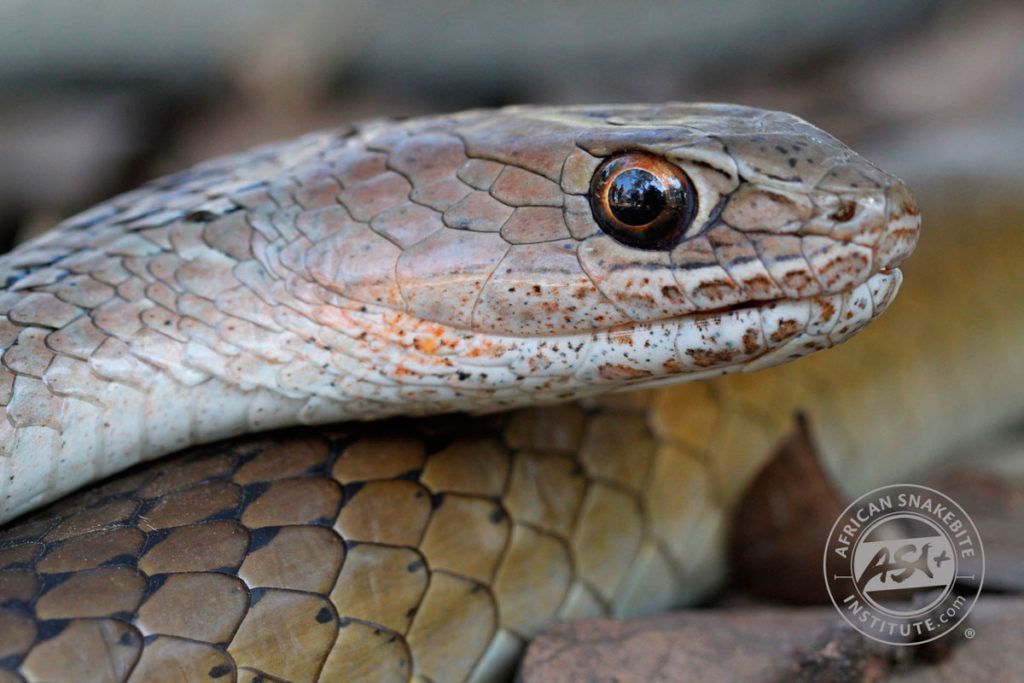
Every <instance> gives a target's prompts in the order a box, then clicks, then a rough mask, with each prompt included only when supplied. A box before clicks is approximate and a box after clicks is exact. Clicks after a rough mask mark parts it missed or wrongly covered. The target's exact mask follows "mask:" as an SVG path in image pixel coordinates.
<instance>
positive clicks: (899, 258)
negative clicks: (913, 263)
mask: <svg viewBox="0 0 1024 683" xmlns="http://www.w3.org/2000/svg"><path fill="white" fill-rule="evenodd" d="M885 203H886V214H887V223H886V231H885V234H884V235H883V236H882V238H881V239H880V240H879V242H878V252H877V258H878V265H879V268H880V269H888V268H895V267H897V266H899V265H900V264H901V263H903V262H904V261H906V260H907V258H908V257H909V256H910V254H911V253H912V252H913V251H914V247H916V246H917V240H918V237H919V236H920V234H921V209H920V207H919V206H918V205H917V201H916V200H915V199H914V196H913V195H912V194H911V193H910V189H909V188H907V186H906V185H904V184H903V183H902V182H899V181H897V182H894V183H893V184H892V185H890V186H889V187H888V189H887V190H886V193H885Z"/></svg>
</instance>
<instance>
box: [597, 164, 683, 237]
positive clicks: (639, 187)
mask: <svg viewBox="0 0 1024 683" xmlns="http://www.w3.org/2000/svg"><path fill="white" fill-rule="evenodd" d="M590 208H591V211H592V212H593V214H594V219H595V220H596V221H597V223H598V225H599V226H601V229H602V230H603V231H604V232H605V233H606V234H608V235H609V236H611V237H613V238H614V239H616V240H618V241H619V242H621V243H623V244H625V245H628V246H631V247H636V248H639V249H671V248H672V247H673V246H675V244H676V243H678V242H679V239H680V238H681V237H682V236H683V234H685V232H686V229H687V228H688V227H689V225H690V223H691V222H693V217H694V215H695V214H696V211H697V197H696V193H695V191H694V189H693V184H692V183H691V182H690V179H689V178H688V177H687V175H686V174H685V173H683V171H682V170H680V169H679V168H678V167H677V166H675V165H673V164H671V163H669V162H667V161H665V160H664V159H662V158H661V157H658V156H655V155H653V154H647V153H646V152H626V153H624V154H619V155H617V156H614V157H610V158H609V159H608V160H606V161H605V162H604V163H603V164H601V166H600V167H598V169H597V171H596V172H595V173H594V177H593V178H592V179H591V182H590Z"/></svg>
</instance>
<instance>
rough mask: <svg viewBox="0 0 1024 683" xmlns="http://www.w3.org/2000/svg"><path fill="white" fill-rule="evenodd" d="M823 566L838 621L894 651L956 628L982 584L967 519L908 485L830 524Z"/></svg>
mask: <svg viewBox="0 0 1024 683" xmlns="http://www.w3.org/2000/svg"><path fill="white" fill-rule="evenodd" d="M823 565H824V571H825V586H826V587H827V588H828V593H829V596H830V597H831V598H832V603H833V604H834V605H835V606H836V609H837V610H839V613H840V614H842V615H843V618H844V619H846V621H847V622H848V623H849V624H850V625H851V626H853V627H854V628H855V629H857V630H858V631H860V632H861V633H863V634H864V635H866V636H868V637H869V638H873V639H874V640H878V641H881V642H884V643H890V644H893V645H915V644H920V643H927V642H929V641H932V640H935V639H936V638H940V637H942V636H943V635H945V634H946V633H949V632H950V631H951V630H953V629H954V628H956V627H957V625H958V624H959V623H960V622H961V621H963V620H964V618H965V617H966V616H967V615H968V613H969V612H970V611H971V608H972V607H974V603H975V602H977V600H978V595H979V594H980V593H981V585H982V582H983V580H984V578H985V554H984V551H983V549H982V546H981V537H980V536H979V535H978V529H977V527H975V526H974V522H973V521H971V518H970V517H968V516H967V513H966V512H964V510H963V508H961V507H960V506H959V505H957V503H956V502H954V501H953V500H952V499H951V498H949V496H946V495H945V494H943V493H940V492H939V491H936V490H934V489H930V488H927V487H924V486H915V485H913V484H896V485H893V486H883V487H882V488H879V489H875V490H874V491H870V492H868V493H866V494H864V495H863V496H861V497H860V498H858V499H857V500H855V501H853V503H851V504H850V506H849V507H847V508H846V510H844V511H843V514H841V515H840V516H839V519H837V520H836V523H835V524H834V525H833V526H832V531H831V532H830V533H829V536H828V543H826V544H825V557H824V561H823Z"/></svg>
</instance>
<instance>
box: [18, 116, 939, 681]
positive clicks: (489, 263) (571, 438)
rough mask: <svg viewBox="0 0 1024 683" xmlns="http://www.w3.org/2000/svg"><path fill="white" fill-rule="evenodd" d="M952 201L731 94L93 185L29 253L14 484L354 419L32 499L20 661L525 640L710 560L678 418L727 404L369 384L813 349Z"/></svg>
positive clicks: (352, 671)
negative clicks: (114, 192) (116, 186)
mask: <svg viewBox="0 0 1024 683" xmlns="http://www.w3.org/2000/svg"><path fill="white" fill-rule="evenodd" d="M918 226H919V218H918V211H917V207H916V205H915V204H914V202H913V199H912V198H911V197H910V195H909V193H908V191H907V190H906V188H905V187H904V186H903V185H902V183H900V182H899V181H898V180H897V179H895V178H894V177H892V176H890V175H888V174H886V173H884V172H883V171H881V170H879V169H878V168H877V167H875V166H873V165H871V164H870V163H869V162H867V161H865V160H863V159H862V158H860V157H858V156H857V155H856V154H854V153H853V152H851V151H850V150H849V149H847V148H846V147H845V146H843V145H842V144H841V143H839V142H838V141H836V140H835V139H834V138H832V137H830V136H828V135H827V134H825V133H823V132H822V131H820V130H818V129H816V128H814V127H813V126H811V125H809V124H807V123H806V122H804V121H802V120H800V119H797V118H796V117H793V116H790V115H787V114H781V113H776V112H766V111H762V110H755V109H747V108H742V107H734V106H728V105H705V104H697V105H659V106H642V105H638V106H610V107H578V108H571V107H570V108H565V107H559V108H545V107H519V108H507V109H502V110H496V111H471V112H465V113H462V114H456V115H452V116H443V117H429V118H420V119H411V120H408V121H402V122H393V121H372V122H368V123H365V124H361V125H356V126H352V127H350V128H346V129H341V130H337V131H330V132H326V133H319V134H314V135H310V136H306V137H303V138H300V139H298V140H295V141H291V142H286V143H283V144H277V145H270V146H267V147H264V148H259V149H256V150H253V151H251V152H248V153H245V154H242V155H238V156H233V157H227V158H223V159H218V160H215V161H212V162H208V163H206V164H203V165H200V166H197V167H195V168H194V169H192V170H190V171H186V172H183V173H180V174H177V175H174V176H170V177H168V178H164V179H161V180H158V181H155V182H154V183H151V184H150V185H148V186H146V187H144V188H142V189H140V190H138V191H135V192H131V193H128V194H126V195H122V196H120V197H118V198H115V199H114V200H111V201H110V202H108V203H106V204H103V205H100V206H98V207H96V208H95V209H93V210H90V211H87V212H86V213H84V214H81V215H79V216H76V217H74V218H72V219H69V220H68V221H66V222H65V223H63V224H62V225H61V226H58V227H57V228H56V229H55V230H54V231H52V232H50V233H48V234H47V235H44V236H43V237H41V238H39V239H37V240H34V241H32V242H30V243H28V244H26V245H23V246H22V247H20V248H19V249H17V250H16V251H14V252H13V253H11V254H9V255H8V256H5V257H4V258H3V260H2V261H0V271H2V274H3V276H4V278H5V281H6V283H7V284H6V288H5V289H4V290H3V293H2V295H0V307H2V308H0V310H2V311H3V313H4V317H3V318H2V321H0V322H2V325H0V335H2V339H3V345H4V347H5V351H4V353H3V356H2V359H3V369H2V371H0V373H2V374H0V402H2V403H4V405H5V411H6V416H7V420H6V421H3V422H0V448H2V451H0V494H2V496H3V497H2V501H3V503H2V505H3V511H4V518H5V519H9V518H11V517H13V516H15V515H18V514H19V513H21V512H24V511H26V510H28V509H30V508H33V507H35V506H38V505H40V504H42V503H45V502H47V501H50V500H53V499H54V498H56V497H58V496H60V495H62V494H64V493H66V492H68V491H70V490H72V489H74V488H76V487H78V486H81V485H82V484H84V483H86V482H88V481H92V480H95V479H97V478H99V477H103V476H105V475H108V474H110V473H113V472H116V471H118V470H120V469H123V468H125V467H127V466H129V465H132V464H134V463H137V462H139V461H141V460H145V459H149V458H154V457H157V456H159V455H163V454H166V453H169V452H171V451H175V450H179V449H181V448H184V447H186V446H188V445H190V444H195V443H204V442H210V441H214V440H217V439H222V438H225V437H230V436H234V435H238V434H241V433H244V432H250V431H260V430H266V429H270V428H275V427H282V426H288V425H296V424H323V423H331V422H339V421H347V425H346V426H344V427H339V428H333V429H330V430H327V431H320V432H317V433H316V434H313V435H309V434H307V435H303V436H299V435H290V436H280V437H275V438H272V439H270V440H268V439H259V440H257V441H250V442H243V443H241V444H235V445H229V446H221V447H217V448H215V449H214V451H213V452H212V453H208V454H206V455H198V456H196V455H193V456H187V457H186V459H185V460H184V461H180V462H179V463H177V464H168V465H163V466H161V467H160V468H158V469H148V470H141V471H139V472H138V473H136V474H134V475H131V476H129V478H128V479H126V480H124V481H120V482H114V483H112V484H109V485H107V486H106V487H104V488H101V489H97V490H96V492H94V493H91V494H89V496H87V498H86V499H84V500H83V501H81V502H79V503H72V504H71V507H67V506H65V508H64V509H63V511H56V512H50V513H47V514H44V515H43V516H41V517H38V518H36V521H34V522H32V521H30V522H28V523H27V524H23V525H21V526H15V527H12V529H11V530H10V531H8V532H7V534H6V540H5V541H3V543H4V546H2V547H3V548H5V549H3V550H0V553H3V555H0V566H2V567H6V569H4V570H3V571H2V572H0V632H3V633H5V634H7V636H8V637H7V638H5V641H6V643H7V644H6V645H0V665H4V666H8V667H10V669H11V671H12V672H14V671H17V672H18V674H17V675H20V676H22V677H24V678H25V679H26V680H43V679H51V680H52V679H55V678H56V679H60V678H62V674H64V675H66V674H68V673H69V672H81V671H82V670H83V669H82V667H83V666H85V667H86V668H88V669H89V671H90V674H91V675H93V678H94V679H95V680H122V679H125V678H129V677H131V678H132V679H133V680H150V679H153V678H158V677H161V676H162V677H165V678H167V679H169V680H170V679H175V677H178V678H183V679H188V680H192V679H196V678H201V677H209V678H213V679H216V680H226V679H229V678H231V677H238V678H240V679H241V678H246V679H247V680H256V679H259V678H261V677H262V678H263V679H265V680H276V679H293V680H312V679H316V678H317V677H320V678H322V679H324V680H339V679H341V680H345V679H354V678H359V677H370V678H373V679H379V680H383V679H386V678H388V677H391V678H395V679H397V680H405V679H406V678H408V677H409V676H419V677H422V678H424V679H430V680H437V681H441V680H458V679H464V678H488V677H491V676H493V675H494V673H495V672H496V671H501V670H505V669H507V667H508V665H509V663H510V662H512V661H514V659H515V656H516V654H517V653H518V652H519V650H520V648H521V646H522V643H523V642H524V640H525V639H527V638H529V637H530V636H531V635H533V634H534V633H536V632H537V631H538V630H539V629H540V628H541V627H542V626H543V625H544V624H545V623H547V622H549V621H550V620H552V619H554V618H568V617H573V616H579V615H584V614H592V613H598V612H601V611H609V610H610V611H614V612H617V613H637V612H643V611H649V610H652V609H656V608H658V607H661V606H665V605H669V604H672V603H675V602H679V601H680V600H681V599H685V598H686V597H687V596H688V595H690V596H692V595H696V594H698V593H699V592H700V591H701V590H703V589H704V588H705V587H706V586H707V585H709V584H710V583H712V582H713V581H714V580H715V577H716V576H717V565H716V561H717V560H716V559H715V557H716V555H715V552H714V550H713V549H712V548H711V545H714V543H715V541H714V540H713V539H714V538H716V533H715V532H714V531H713V527H714V526H715V524H716V523H715V522H713V521H711V518H709V517H708V516H707V514H706V513H707V511H708V508H709V506H710V502H709V501H707V500H703V501H702V498H703V497H705V496H706V495H707V493H706V492H705V491H701V490H699V489H700V487H699V486H697V485H696V483H695V482H696V481H697V480H696V479H695V478H694V477H696V476H698V475H697V474H696V469H699V467H697V468H696V469H695V468H694V463H693V462H692V459H691V458H690V457H689V456H686V457H677V456H678V454H677V455H673V452H672V449H670V448H666V447H665V446H664V445H659V441H658V439H659V438H660V437H662V436H664V435H665V434H673V435H676V436H678V435H683V439H684V440H685V439H687V438H691V437H692V438H697V437H698V435H699V434H700V433H701V430H706V429H708V428H709V424H705V423H703V422H702V420H701V416H700V415H690V414H686V412H685V411H683V412H681V413H679V414H676V415H672V414H671V413H670V412H669V411H667V410H665V409H664V407H663V409H662V410H661V412H660V413H659V414H660V417H658V418H656V419H655V421H654V422H652V418H651V417H650V415H651V414H652V413H651V410H652V406H653V405H655V404H656V403H657V400H656V399H653V398H651V397H650V395H649V394H638V395H635V396H633V395H629V394H627V395H623V396H622V397H621V398H616V399H587V400H588V401H589V402H587V403H585V404H583V405H582V407H580V406H575V407H564V406H562V407H549V408H543V407H533V408H528V409H525V410H520V411H518V412H513V413H511V414H502V415H500V416H495V417H489V418H488V417H482V418H475V419H470V418H459V419H454V418H452V419H448V420H442V421H440V422H438V421H436V420H434V421H430V420H428V421H410V420H404V421H398V422H396V421H394V420H391V421H385V422H382V423H374V424H373V425H370V426H360V425H358V424H357V423H355V422H352V421H354V420H370V419H378V418H389V417H395V416H406V417H409V416H418V415H426V414H431V413H442V412H451V411H470V412H477V413H488V412H495V411H502V410H506V409H510V408H516V407H520V406H527V405H529V406H540V405H544V404H554V403H560V402H565V401H567V400H569V399H574V398H586V397H590V396H596V395H598V394H601V393H604V392H607V391H609V390H612V389H621V388H638V387H645V386H653V385H658V384H662V383H669V382H678V381H681V380H683V379H697V378H703V377H709V376H713V375H717V374H723V373H727V372H732V371H748V370H753V369H757V368H761V367H767V366H770V365H774V364H777V363H781V362H784V361H787V360H790V359H793V358H798V357H800V356H804V355H807V354H809V353H811V352H813V351H815V350H818V349H821V348H826V347H829V346H832V345H833V344H836V343H838V342H840V341H843V340H845V339H847V338H848V337H850V336H852V335H853V334H855V333H856V332H857V331H859V330H860V329H861V328H862V327H863V326H864V325H866V324H867V323H868V322H870V321H871V320H873V319H874V318H875V317H876V316H877V315H879V314H880V313H881V312H882V311H883V310H884V309H885V307H886V306H887V305H888V303H889V302H890V301H891V299H892V297H893V295H894V294H895V291H896V289H897V287H898V285H899V282H900V277H899V271H897V270H895V267H896V266H897V265H899V263H900V262H901V261H903V259H905V258H906V257H907V255H908V254H909V253H910V251H911V250H912V249H913V247H914V244H915V242H916V239H917V231H918ZM644 396H646V398H644ZM652 401H653V402H654V403H652ZM654 412H658V411H657V410H655V411H654ZM690 429H692V430H693V431H692V433H690V432H688V430H690ZM695 487H696V488H695ZM709 544H711V545H709ZM83 653H84V654H83ZM76 662H78V664H76ZM84 662H88V664H83V663H84ZM12 675H14V674H13V673H12ZM75 677H76V678H77V679H78V680H83V679H82V678H80V677H79V676H78V675H76V676H75Z"/></svg>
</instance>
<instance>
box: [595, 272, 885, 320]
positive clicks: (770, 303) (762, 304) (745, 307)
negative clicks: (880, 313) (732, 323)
mask: <svg viewBox="0 0 1024 683" xmlns="http://www.w3.org/2000/svg"><path fill="white" fill-rule="evenodd" d="M893 277H895V278H901V277H902V271H900V269H899V268H897V267H886V268H880V269H878V270H877V271H875V272H874V273H872V274H871V275H870V276H868V277H867V278H866V279H865V280H863V281H861V282H857V283H854V284H852V285H850V286H849V287H846V288H845V289H840V290H836V291H834V292H821V293H819V294H813V295H809V296H800V297H792V298H786V297H778V298H774V299H756V300H748V301H740V302H737V303H735V304H730V305H728V306H721V307H719V308H709V309H705V310H702V311H692V312H690V313H685V314H683V315H678V316H668V317H665V318H660V319H658V320H653V321H651V323H652V324H663V323H673V322H684V321H696V320H702V319H705V318H714V317H719V316H722V315H726V314H729V313H735V312H738V311H757V310H766V309H769V308H773V307H775V306H779V305H781V304H786V303H796V302H800V301H822V300H829V299H835V298H838V297H843V296H849V295H850V294H852V293H853V292H854V291H856V290H857V288H858V287H862V286H864V285H869V284H870V283H872V282H878V281H879V280H880V279H883V278H893ZM620 327H626V326H620ZM613 329H618V328H609V330H613Z"/></svg>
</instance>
